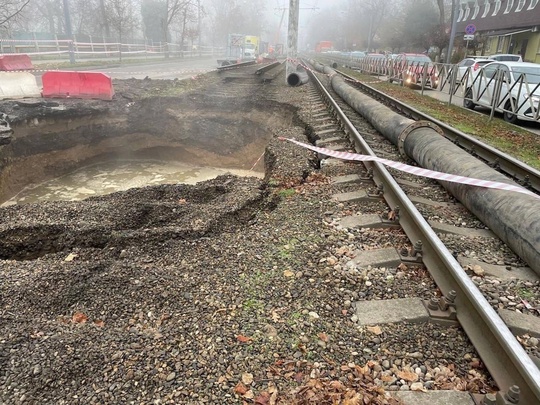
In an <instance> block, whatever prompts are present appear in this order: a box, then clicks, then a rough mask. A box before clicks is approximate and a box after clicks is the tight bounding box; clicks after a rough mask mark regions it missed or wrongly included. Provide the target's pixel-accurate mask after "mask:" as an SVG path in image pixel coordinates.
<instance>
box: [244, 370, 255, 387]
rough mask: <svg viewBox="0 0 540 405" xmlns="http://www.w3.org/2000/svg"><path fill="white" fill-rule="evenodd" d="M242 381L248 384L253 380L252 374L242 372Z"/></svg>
mask: <svg viewBox="0 0 540 405" xmlns="http://www.w3.org/2000/svg"><path fill="white" fill-rule="evenodd" d="M242 382H243V383H244V384H246V385H250V384H251V383H252V382H253V374H251V373H243V374H242Z"/></svg>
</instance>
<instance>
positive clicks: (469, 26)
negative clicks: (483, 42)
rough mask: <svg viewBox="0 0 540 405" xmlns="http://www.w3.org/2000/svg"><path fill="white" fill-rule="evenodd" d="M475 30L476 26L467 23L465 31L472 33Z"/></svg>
mask: <svg viewBox="0 0 540 405" xmlns="http://www.w3.org/2000/svg"><path fill="white" fill-rule="evenodd" d="M475 32H476V26H475V25H474V24H469V25H467V26H466V27H465V33H466V34H469V35H472V34H474V33H475Z"/></svg>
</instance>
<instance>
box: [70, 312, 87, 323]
mask: <svg viewBox="0 0 540 405" xmlns="http://www.w3.org/2000/svg"><path fill="white" fill-rule="evenodd" d="M71 321H72V322H73V323H86V321H88V317H87V316H86V315H85V314H83V313H82V312H75V313H74V314H73V317H72V318H71Z"/></svg>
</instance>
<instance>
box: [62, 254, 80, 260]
mask: <svg viewBox="0 0 540 405" xmlns="http://www.w3.org/2000/svg"><path fill="white" fill-rule="evenodd" d="M76 257H77V255H76V254H75V253H70V254H69V255H67V257H66V258H65V259H64V261H65V262H72V261H73V260H74V259H75V258H76Z"/></svg>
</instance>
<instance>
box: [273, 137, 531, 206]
mask: <svg viewBox="0 0 540 405" xmlns="http://www.w3.org/2000/svg"><path fill="white" fill-rule="evenodd" d="M279 139H281V140H284V141H289V142H292V143H295V144H297V145H299V146H302V147H304V148H307V149H310V150H312V151H315V152H318V153H321V154H323V155H326V156H331V157H335V158H337V159H344V160H358V161H361V162H379V163H382V164H383V165H385V166H388V167H392V168H394V169H396V170H400V171H402V172H405V173H409V174H413V175H415V176H422V177H428V178H430V179H435V180H442V181H449V182H452V183H460V184H468V185H470V186H477V187H485V188H493V189H497V190H505V191H515V192H517V193H522V194H527V195H530V196H533V197H536V198H538V199H540V195H537V194H535V193H533V192H532V191H529V190H527V189H525V188H523V187H519V186H516V185H512V184H507V183H501V182H498V181H491V180H481V179H475V178H473V177H465V176H458V175H456V174H448V173H442V172H436V171H433V170H428V169H424V168H422V167H416V166H410V165H406V164H404V163H399V162H394V161H393V160H388V159H383V158H380V157H377V156H369V155H360V154H358V153H350V152H339V151H335V150H330V149H325V148H319V147H317V146H313V145H308V144H306V143H302V142H299V141H296V140H294V139H289V138H281V137H280V138H279Z"/></svg>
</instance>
